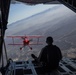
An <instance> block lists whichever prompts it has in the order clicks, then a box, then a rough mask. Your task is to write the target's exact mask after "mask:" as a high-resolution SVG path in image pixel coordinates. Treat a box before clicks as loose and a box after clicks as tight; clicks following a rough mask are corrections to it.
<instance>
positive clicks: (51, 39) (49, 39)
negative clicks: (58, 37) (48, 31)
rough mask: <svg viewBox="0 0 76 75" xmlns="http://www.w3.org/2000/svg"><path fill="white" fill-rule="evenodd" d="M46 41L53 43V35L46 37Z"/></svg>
mask: <svg viewBox="0 0 76 75" xmlns="http://www.w3.org/2000/svg"><path fill="white" fill-rule="evenodd" d="M46 43H47V44H49V45H51V44H52V43H53V38H52V37H51V36H49V37H47V38H46Z"/></svg>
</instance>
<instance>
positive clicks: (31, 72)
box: [6, 58, 76, 75]
mask: <svg viewBox="0 0 76 75" xmlns="http://www.w3.org/2000/svg"><path fill="white" fill-rule="evenodd" d="M44 73H45V72H44V71H41V67H39V66H38V65H34V64H33V63H32V62H31V61H16V62H11V64H10V66H9V68H8V70H7V72H6V75H44ZM47 75H48V74H47ZM50 75H76V59H68V58H63V59H62V61H61V62H60V66H59V68H58V70H57V71H54V72H51V73H50Z"/></svg>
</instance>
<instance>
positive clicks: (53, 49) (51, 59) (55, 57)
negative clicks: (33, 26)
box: [31, 37, 62, 71]
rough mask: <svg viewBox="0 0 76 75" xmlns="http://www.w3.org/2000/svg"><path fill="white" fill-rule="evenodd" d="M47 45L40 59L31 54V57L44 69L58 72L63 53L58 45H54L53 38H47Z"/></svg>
mask: <svg viewBox="0 0 76 75" xmlns="http://www.w3.org/2000/svg"><path fill="white" fill-rule="evenodd" d="M46 43H47V45H46V46H45V47H44V48H42V50H41V52H40V55H39V57H36V56H35V55H34V54H31V56H32V57H33V58H34V59H35V61H37V62H40V63H42V64H43V67H44V69H47V70H50V71H51V70H56V69H58V66H59V62H60V60H61V59H62V54H61V51H60V49H59V48H58V47H57V46H56V45H53V38H52V37H47V39H46Z"/></svg>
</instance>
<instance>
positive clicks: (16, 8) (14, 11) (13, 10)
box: [8, 3, 57, 25]
mask: <svg viewBox="0 0 76 75" xmlns="http://www.w3.org/2000/svg"><path fill="white" fill-rule="evenodd" d="M54 6H57V5H55V4H52V5H51V4H46V5H43V4H38V5H32V6H31V5H26V4H23V3H19V4H11V5H10V11H9V18H8V25H10V24H11V23H14V22H16V21H18V20H21V19H24V18H27V17H30V16H32V15H34V14H37V13H40V12H42V11H44V10H47V9H49V8H53V7H54Z"/></svg>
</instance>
